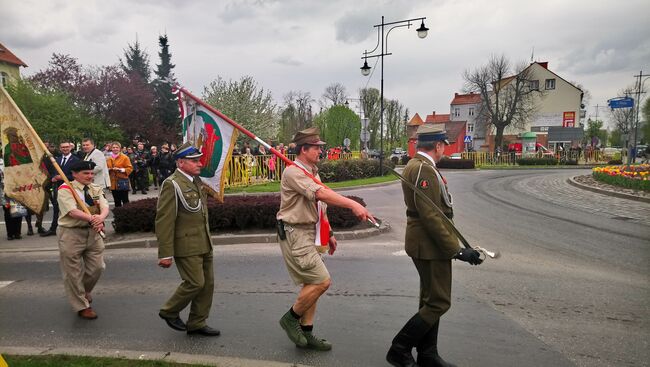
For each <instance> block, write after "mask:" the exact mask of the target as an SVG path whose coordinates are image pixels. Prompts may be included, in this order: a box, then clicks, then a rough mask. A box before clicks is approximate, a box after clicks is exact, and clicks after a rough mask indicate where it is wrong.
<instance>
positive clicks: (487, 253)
mask: <svg viewBox="0 0 650 367" xmlns="http://www.w3.org/2000/svg"><path fill="white" fill-rule="evenodd" d="M384 167H385V168H388V170H389V171H391V172H392V173H393V174H394V175H395V176H397V177H398V178H399V179H400V181H402V182H403V183H405V184H406V186H408V187H409V188H410V189H411V190H413V192H415V194H416V195H418V196H419V197H420V198H422V199H424V201H426V202H427V203H428V204H429V205H431V206H432V207H434V208H435V209H436V211H437V212H438V214H440V216H441V217H442V222H443V223H444V224H445V225H446V226H447V229H450V230H451V231H452V232H453V233H455V234H456V236H457V237H458V239H459V240H460V242H461V243H462V244H463V246H465V248H471V249H474V250H476V251H478V252H480V253H481V255H483V256H484V258H486V257H489V258H492V259H498V258H499V257H500V256H501V253H500V252H499V251H494V252H493V251H488V250H486V249H484V248H482V247H479V246H476V247H472V246H470V244H469V242H467V240H466V239H465V237H464V236H463V235H462V234H461V233H460V231H459V230H458V228H456V226H455V225H454V223H453V222H452V221H451V220H449V218H447V215H446V214H445V213H444V212H443V211H442V210H441V209H440V208H439V207H438V205H436V203H434V202H433V200H431V199H430V198H429V197H428V196H426V195H425V194H424V193H423V192H422V191H421V190H420V189H418V188H417V187H416V186H415V185H414V184H413V183H412V182H409V181H408V180H407V179H406V178H405V177H404V176H402V175H401V174H399V172H397V171H395V169H393V168H391V167H389V166H387V165H384Z"/></svg>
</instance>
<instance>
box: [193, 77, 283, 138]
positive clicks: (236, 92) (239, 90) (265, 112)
mask: <svg viewBox="0 0 650 367" xmlns="http://www.w3.org/2000/svg"><path fill="white" fill-rule="evenodd" d="M203 100H204V101H205V102H207V103H208V104H210V105H212V106H213V107H215V108H217V109H218V110H220V111H221V112H223V113H224V114H225V115H226V116H228V117H230V118H231V119H232V120H234V121H235V122H237V123H238V124H240V125H241V126H243V127H245V128H246V129H248V130H250V131H251V132H252V133H254V134H255V135H257V136H259V137H260V138H261V139H274V138H275V137H276V136H277V134H278V121H277V116H276V105H275V103H274V102H273V97H272V96H271V92H269V91H265V90H264V88H261V87H260V86H258V84H257V82H256V81H255V80H254V79H253V77H251V76H244V77H242V78H241V79H240V80H239V81H233V80H229V81H225V80H224V79H222V78H221V77H220V76H219V77H217V79H215V80H214V81H212V82H211V83H210V84H209V85H208V86H207V87H205V89H204V91H203ZM240 137H241V136H240ZM242 139H243V138H242Z"/></svg>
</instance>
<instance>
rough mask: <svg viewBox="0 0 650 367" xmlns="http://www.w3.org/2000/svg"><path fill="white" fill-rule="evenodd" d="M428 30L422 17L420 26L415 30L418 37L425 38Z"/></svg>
mask: <svg viewBox="0 0 650 367" xmlns="http://www.w3.org/2000/svg"><path fill="white" fill-rule="evenodd" d="M428 30H429V28H427V27H425V26H424V19H422V24H420V28H418V29H416V31H417V32H418V37H420V38H426V36H427V31H428Z"/></svg>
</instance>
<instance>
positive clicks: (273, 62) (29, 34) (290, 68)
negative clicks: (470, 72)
mask: <svg viewBox="0 0 650 367" xmlns="http://www.w3.org/2000/svg"><path fill="white" fill-rule="evenodd" d="M648 14H650V2H649V1H647V0H627V1H621V2H616V1H603V0H588V1H587V0H573V1H566V0H547V1H543V2H540V1H525V0H492V1H487V0H458V1H406V0H402V1H372V0H356V1H347V0H323V1H308V0H276V1H265V0H257V1H253V0H251V1H191V0H188V1H171V0H138V1H117V0H115V1H94V0H83V1H77V0H51V1H38V0H21V1H11V2H6V3H5V4H3V5H2V16H1V18H2V21H0V42H1V43H3V44H4V45H5V46H6V47H8V48H9V49H11V50H12V51H13V52H14V53H15V54H16V55H17V56H18V57H20V58H21V59H22V60H23V61H24V62H25V63H26V64H27V65H29V67H28V68H26V69H23V75H31V74H33V73H35V72H37V71H38V70H41V69H43V68H45V67H46V66H47V63H48V61H49V59H50V57H51V55H52V53H54V52H56V53H64V54H69V55H71V56H73V57H76V58H77V59H78V60H79V62H80V63H81V64H83V65H109V64H115V63H117V62H118V60H119V58H120V57H122V56H123V52H124V51H123V50H124V49H125V48H126V47H127V45H128V44H129V43H133V42H134V41H135V40H136V36H137V38H138V40H139V42H140V43H141V46H142V47H143V48H144V49H145V50H146V51H147V52H148V53H149V55H150V57H151V61H152V66H153V65H154V64H156V63H158V55H157V52H158V35H160V34H165V33H166V34H167V35H168V37H169V42H170V46H171V52H172V62H173V63H174V64H176V68H175V75H176V77H177V79H178V81H179V82H180V83H181V84H183V85H184V86H185V87H187V88H188V89H189V90H190V91H192V92H194V93H195V94H199V95H200V94H201V93H202V91H203V87H204V86H205V85H207V84H208V83H209V82H210V81H212V80H214V79H215V78H217V76H222V77H223V78H225V79H239V78H241V77H242V76H244V75H250V76H252V77H253V78H254V79H255V80H256V81H257V82H258V83H259V85H260V86H261V87H263V88H265V89H268V90H270V91H271V92H272V94H273V97H274V99H275V100H276V101H277V102H278V103H281V101H282V99H283V96H284V95H285V94H286V93H287V92H289V91H291V90H301V91H308V92H310V93H311V95H312V97H314V98H315V99H319V98H320V97H321V95H322V93H323V90H324V89H325V87H326V86H327V85H329V84H331V83H333V82H340V83H342V84H343V85H344V86H345V87H346V88H347V92H348V95H349V96H351V97H357V96H358V90H359V89H360V88H362V87H364V86H366V85H368V86H369V87H376V88H378V89H379V86H380V72H379V67H378V68H377V71H376V72H374V73H373V74H372V76H371V77H370V78H368V77H363V76H362V75H361V73H360V72H359V67H360V66H361V65H362V61H361V59H360V57H361V56H362V54H363V51H364V50H366V49H372V48H374V47H375V44H376V42H377V32H376V29H375V28H373V25H375V24H377V23H380V22H381V16H382V15H384V16H385V17H386V22H391V21H397V20H402V19H409V18H419V17H426V18H427V19H426V21H425V24H426V26H427V27H428V28H430V31H429V35H428V37H427V38H426V39H423V40H422V39H419V38H418V37H417V35H416V32H415V28H417V26H419V24H417V25H415V27H412V28H411V29H406V28H399V29H395V30H393V31H392V32H391V33H390V35H389V37H388V51H389V52H392V53H393V54H392V55H390V56H387V57H385V59H384V95H385V96H386V97H387V98H391V99H394V98H396V99H398V100H399V101H400V102H402V103H403V104H404V105H405V106H406V107H408V108H409V111H410V114H411V115H413V114H414V113H416V112H417V113H419V114H420V115H421V116H422V117H423V118H424V117H425V116H426V115H427V114H431V113H432V111H436V112H437V113H449V103H450V101H451V99H452V98H453V95H454V92H462V90H463V84H464V83H463V78H462V74H463V72H464V71H465V70H467V69H473V68H476V67H477V66H480V65H483V64H485V63H486V61H487V59H488V58H489V57H490V55H493V54H504V55H506V56H507V57H508V58H510V59H511V60H512V61H513V62H516V61H521V62H529V61H530V59H531V54H532V51H533V48H534V59H535V60H536V61H548V62H549V69H551V70H552V71H554V72H555V73H557V74H558V75H560V76H561V77H562V78H564V79H566V80H568V81H574V82H577V83H580V84H582V85H583V86H584V88H585V89H587V90H588V91H589V92H590V93H591V95H592V98H591V102H590V104H589V107H588V112H587V115H588V116H594V115H595V113H596V108H595V106H596V104H600V106H605V105H606V101H607V99H609V98H611V97H615V96H617V95H618V92H619V91H620V90H622V89H623V88H625V87H626V86H633V85H634V78H633V75H635V74H638V73H639V70H643V71H644V73H648V74H650V37H649V36H650V22H648ZM375 60H376V59H373V60H371V61H369V64H371V66H372V65H374V62H375ZM377 66H379V65H377ZM646 86H647V87H650V82H647V83H646ZM649 89H650V88H649ZM606 114H607V109H605V108H601V109H600V111H599V116H603V115H606Z"/></svg>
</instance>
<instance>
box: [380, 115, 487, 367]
mask: <svg viewBox="0 0 650 367" xmlns="http://www.w3.org/2000/svg"><path fill="white" fill-rule="evenodd" d="M417 135H418V143H417V149H418V152H417V154H415V156H414V157H413V159H411V160H410V161H409V162H408V164H407V165H406V167H405V168H404V178H405V179H406V180H407V181H409V182H410V183H412V184H413V185H415V187H416V188H417V190H420V191H421V192H422V193H424V194H425V195H426V196H427V197H428V198H429V199H431V201H433V203H435V204H436V206H438V208H440V209H441V210H442V211H443V212H444V213H445V215H446V216H447V218H449V219H452V218H453V210H452V200H451V195H450V194H449V192H448V191H447V182H446V181H445V179H444V178H443V177H442V175H441V174H440V172H438V170H437V168H436V162H438V161H440V159H441V158H442V156H443V154H444V151H445V145H446V144H447V145H448V144H449V141H448V140H447V133H446V132H445V131H444V130H443V128H442V126H436V125H423V126H421V127H420V128H419V129H418V131H417ZM409 186H410V185H408V184H405V183H402V191H403V192H404V201H405V203H406V208H407V209H406V216H407V221H406V240H405V250H406V253H407V255H408V256H410V257H411V259H412V260H413V263H414V264H415V268H416V269H417V271H418V275H419V277H420V307H419V311H418V313H416V314H415V315H414V316H413V317H411V319H410V320H409V321H408V322H407V323H406V325H404V327H403V328H402V330H400V331H399V332H398V333H397V335H396V336H395V338H394V339H393V343H392V345H391V347H390V350H389V351H388V354H387V355H386V360H387V361H388V363H390V364H391V365H393V366H397V367H417V366H420V367H446V366H454V365H453V364H450V363H447V362H445V360H444V359H442V357H440V355H439V354H438V326H439V323H440V317H441V316H442V315H443V314H444V313H445V312H447V310H448V309H449V307H450V306H451V259H459V260H462V261H467V262H469V263H470V264H472V265H478V264H480V263H481V262H482V260H481V259H480V254H479V252H478V251H476V250H474V249H471V248H470V249H465V248H464V249H461V248H460V246H459V245H458V237H457V236H456V235H455V234H454V233H453V232H452V231H450V230H449V228H447V227H446V226H445V224H444V222H443V220H444V218H442V217H441V214H440V213H439V211H438V210H436V208H434V207H432V206H431V204H430V203H429V202H428V201H427V200H425V199H423V198H421V197H420V196H418V195H416V193H415V191H414V190H413V189H412V188H411V187H409ZM414 347H415V348H416V349H417V364H416V361H415V359H414V358H413V354H412V350H413V348H414Z"/></svg>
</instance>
